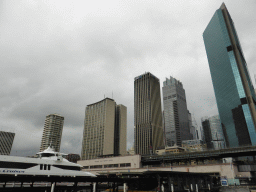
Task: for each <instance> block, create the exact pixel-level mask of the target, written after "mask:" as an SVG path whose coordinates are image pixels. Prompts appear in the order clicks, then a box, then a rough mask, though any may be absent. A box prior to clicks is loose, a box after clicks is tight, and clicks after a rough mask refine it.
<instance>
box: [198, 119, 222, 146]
mask: <svg viewBox="0 0 256 192" xmlns="http://www.w3.org/2000/svg"><path fill="white" fill-rule="evenodd" d="M201 121H202V126H203V130H204V138H205V142H206V145H207V148H208V149H216V150H217V149H223V148H225V147H226V142H225V139H224V134H223V130H222V127H221V123H220V118H219V115H215V116H212V117H209V118H208V117H203V118H202V119H201Z"/></svg>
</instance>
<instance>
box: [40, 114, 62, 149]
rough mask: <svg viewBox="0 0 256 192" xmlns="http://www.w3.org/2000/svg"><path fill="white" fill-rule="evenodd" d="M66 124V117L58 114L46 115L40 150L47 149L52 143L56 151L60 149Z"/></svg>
mask: <svg viewBox="0 0 256 192" xmlns="http://www.w3.org/2000/svg"><path fill="white" fill-rule="evenodd" d="M63 125H64V117H62V116H61V115H58V114H50V115H47V116H46V119H45V122H44V131H43V137H42V141H41V147H40V151H43V150H45V149H47V148H48V147H49V146H50V145H51V147H52V148H53V149H54V150H55V151H56V152H59V151H60V144H61V136H62V130H63Z"/></svg>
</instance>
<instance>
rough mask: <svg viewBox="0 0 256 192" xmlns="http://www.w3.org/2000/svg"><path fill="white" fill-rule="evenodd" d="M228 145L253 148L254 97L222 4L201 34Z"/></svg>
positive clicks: (254, 136)
mask: <svg viewBox="0 0 256 192" xmlns="http://www.w3.org/2000/svg"><path fill="white" fill-rule="evenodd" d="M203 38H204V43H205V48H206V53H207V57H208V62H209V67H210V72H211V77H212V83H213V87H214V92H215V97H216V100H217V106H218V110H219V115H220V119H221V124H222V127H223V132H224V134H225V136H226V138H225V140H226V143H227V146H229V147H238V146H244V145H256V132H255V128H256V108H255V106H256V97H255V92H254V87H253V85H252V81H251V78H250V75H249V72H248V69H247V64H246V61H245V58H244V55H243V51H242V48H241V44H240V42H239V39H238V36H237V33H236V29H235V26H234V23H233V21H232V19H231V17H230V15H229V12H228V10H227V8H226V6H225V4H224V3H223V4H222V5H221V7H220V8H219V9H218V10H217V11H216V12H215V13H214V15H213V17H212V19H211V21H210V23H209V24H208V26H207V27H206V29H205V31H204V33H203Z"/></svg>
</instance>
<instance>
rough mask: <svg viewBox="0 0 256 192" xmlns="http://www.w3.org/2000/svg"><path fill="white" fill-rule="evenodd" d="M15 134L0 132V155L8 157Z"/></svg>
mask: <svg viewBox="0 0 256 192" xmlns="http://www.w3.org/2000/svg"><path fill="white" fill-rule="evenodd" d="M14 136H15V133H11V132H5V131H0V155H10V153H11V150H12V144H13V140H14Z"/></svg>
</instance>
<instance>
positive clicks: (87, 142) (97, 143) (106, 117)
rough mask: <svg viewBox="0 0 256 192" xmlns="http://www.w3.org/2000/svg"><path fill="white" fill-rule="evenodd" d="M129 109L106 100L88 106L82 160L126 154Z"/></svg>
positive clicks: (108, 99)
mask: <svg viewBox="0 0 256 192" xmlns="http://www.w3.org/2000/svg"><path fill="white" fill-rule="evenodd" d="M126 132H127V108H126V107H125V106H124V105H116V102H115V101H114V100H113V99H110V98H105V99H103V100H101V101H99V102H96V103H93V104H90V105H87V106H86V110H85V120H84V133H83V143H82V152H81V158H82V160H86V159H95V158H98V157H99V156H104V155H114V156H117V155H119V154H120V155H125V154H126V135H127V134H126Z"/></svg>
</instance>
